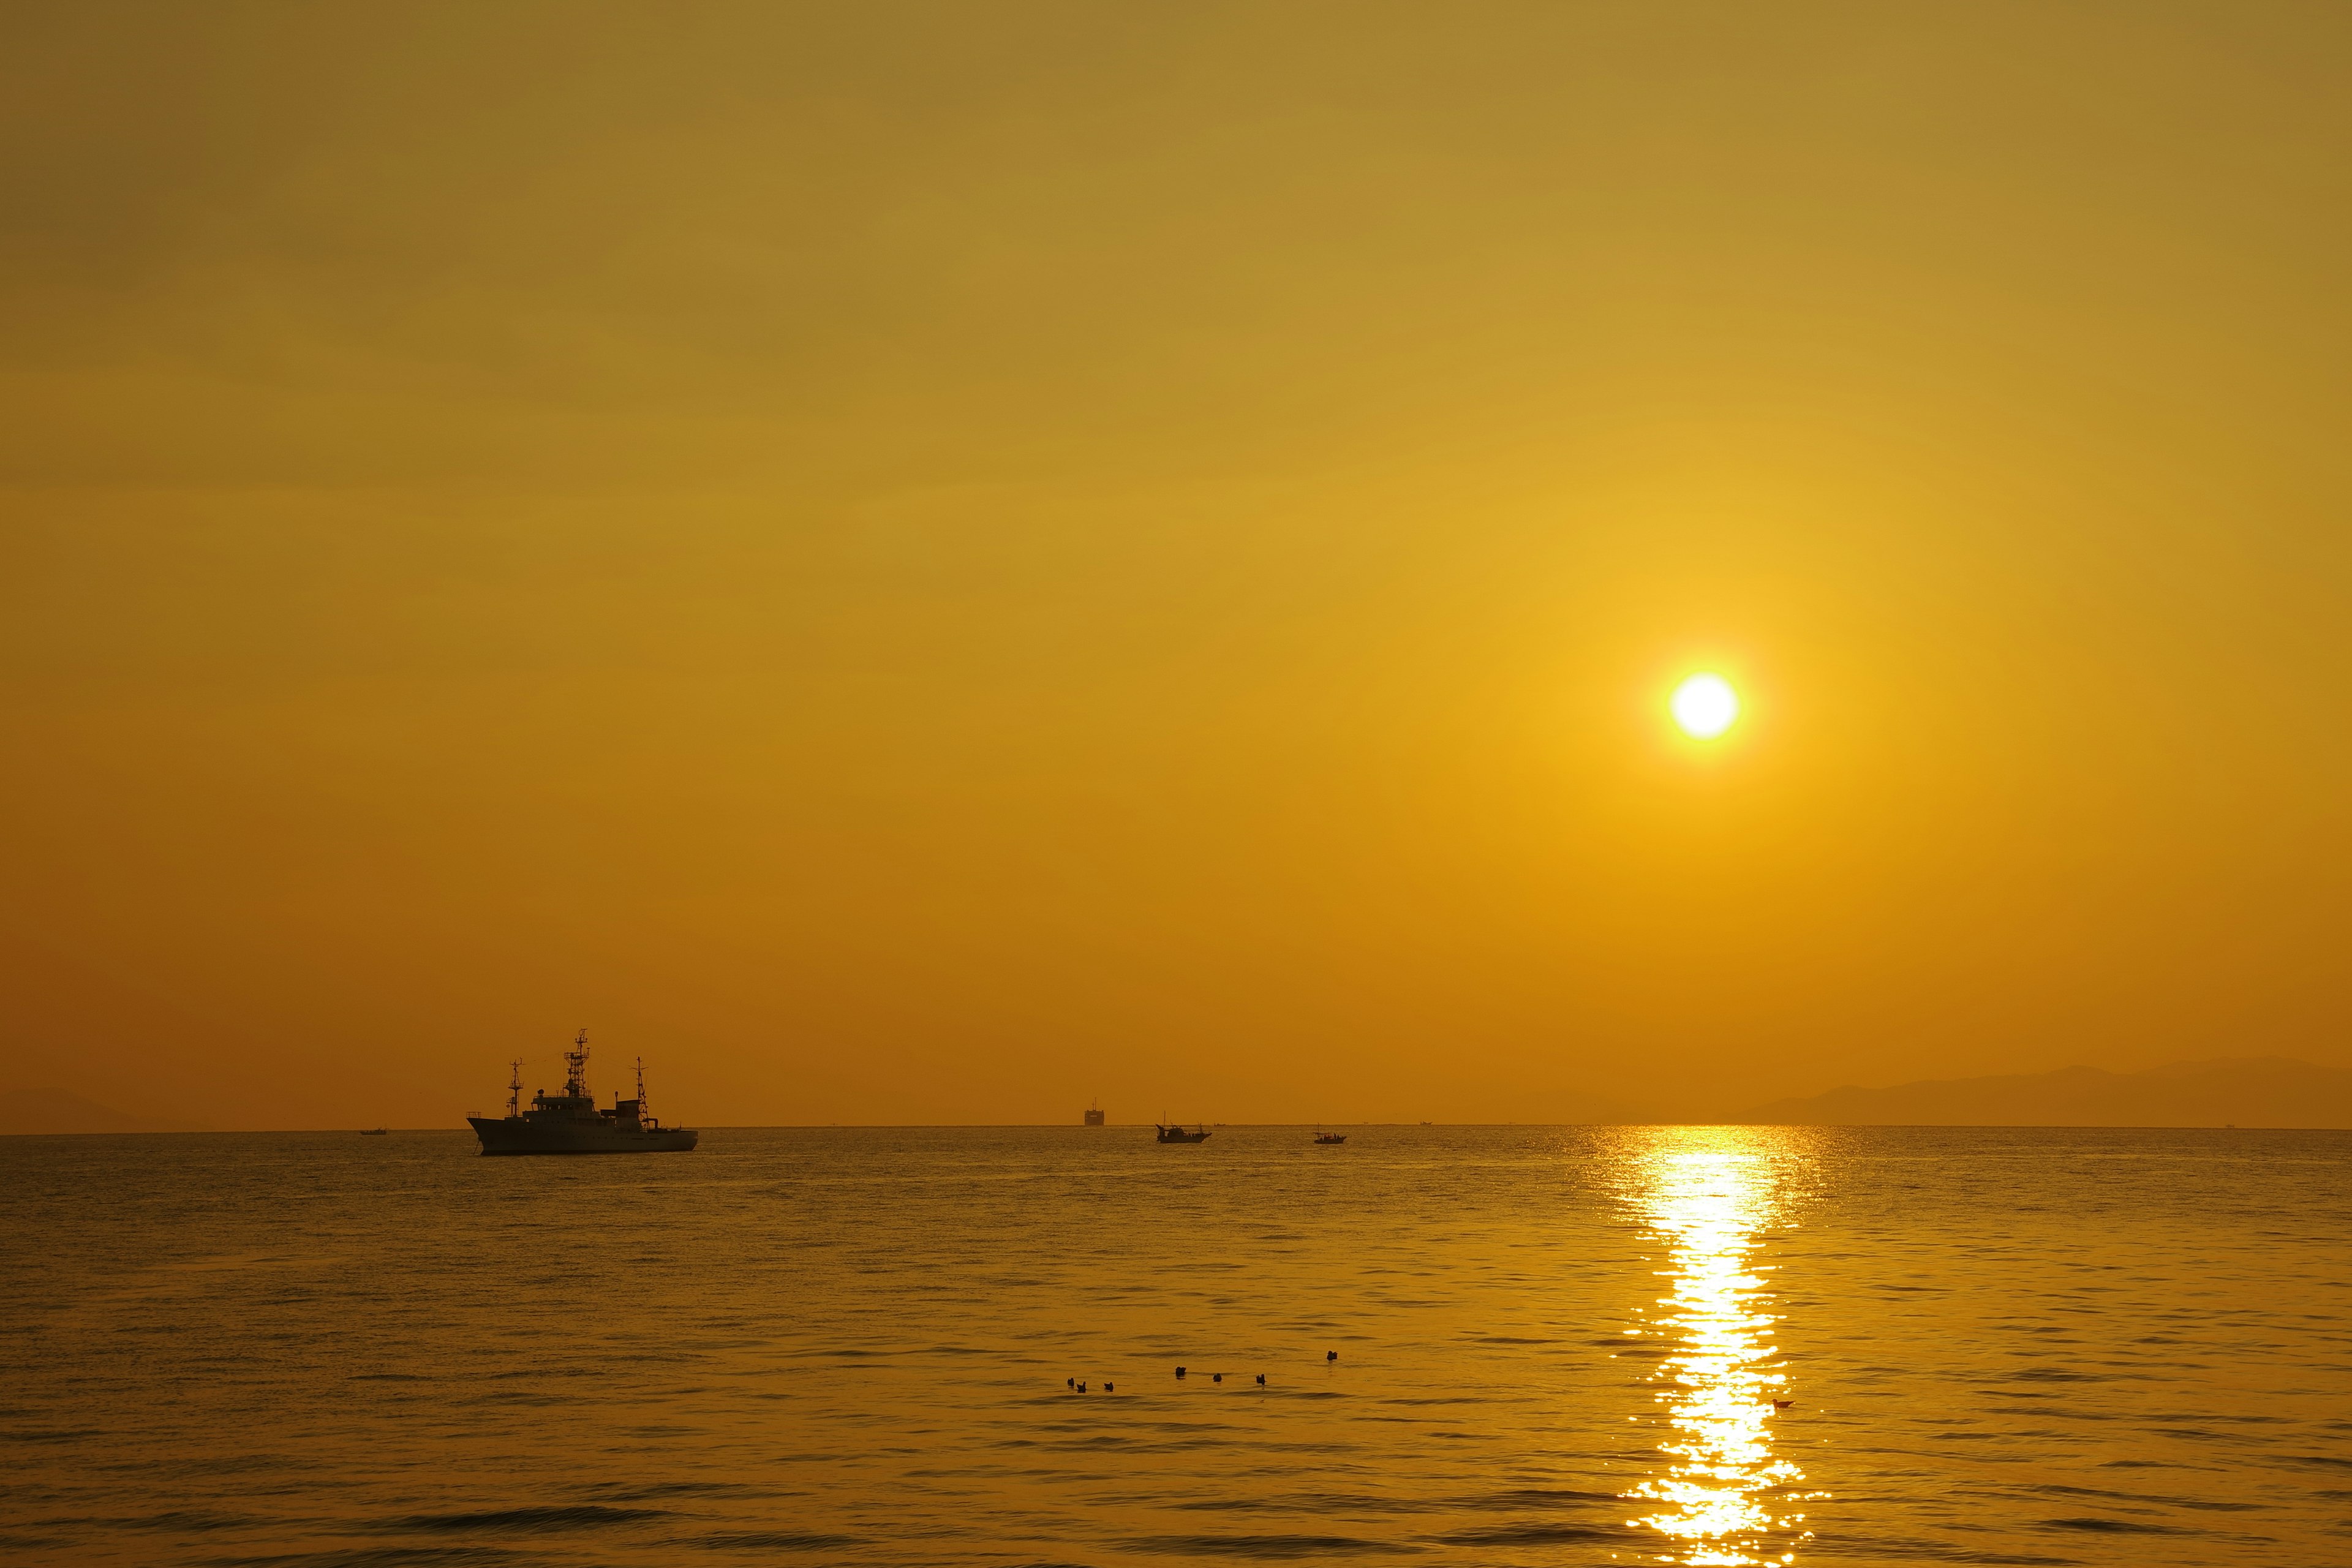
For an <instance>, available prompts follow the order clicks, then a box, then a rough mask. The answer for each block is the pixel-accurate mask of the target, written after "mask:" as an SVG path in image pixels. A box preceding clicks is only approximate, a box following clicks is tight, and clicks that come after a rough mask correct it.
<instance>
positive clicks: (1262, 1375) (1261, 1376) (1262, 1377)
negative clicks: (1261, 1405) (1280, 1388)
mask: <svg viewBox="0 0 2352 1568" xmlns="http://www.w3.org/2000/svg"><path fill="white" fill-rule="evenodd" d="M1257 1385H1258V1386H1259V1387H1260V1388H1264V1387H1265V1373H1258V1374H1257Z"/></svg>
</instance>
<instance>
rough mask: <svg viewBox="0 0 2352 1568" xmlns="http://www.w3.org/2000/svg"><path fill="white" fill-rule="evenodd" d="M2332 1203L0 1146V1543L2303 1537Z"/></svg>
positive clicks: (1070, 1545)
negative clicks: (0, 1379)
mask: <svg viewBox="0 0 2352 1568" xmlns="http://www.w3.org/2000/svg"><path fill="white" fill-rule="evenodd" d="M2347 1177H2352V1134H2347V1133H2326V1132H2256V1131H2243V1132H2230V1131H2179V1132H2166V1131H1958V1130H1954V1131H1926V1130H1906V1129H1866V1130H1865V1129H1853V1130H1794V1129H1773V1128H1755V1129H1728V1128H1528V1127H1513V1128H1489V1129H1462V1128H1426V1127H1416V1128H1402V1127H1362V1128H1351V1129H1349V1142H1348V1143H1347V1144H1346V1146H1345V1147H1343V1148H1317V1147H1314V1146H1313V1145H1311V1144H1310V1143H1309V1142H1308V1141H1307V1131H1305V1130H1303V1129H1297V1128H1286V1129H1284V1128H1244V1127H1233V1128H1225V1129H1222V1130H1220V1131H1217V1132H1216V1133H1215V1135H1214V1136H1213V1138H1211V1140H1210V1141H1209V1142H1207V1143H1206V1144H1204V1145H1202V1146H1200V1147H1197V1148H1160V1147H1158V1146H1156V1145H1155V1144H1154V1143H1153V1142H1152V1140H1151V1133H1150V1129H1149V1128H1144V1129H1141V1130H1140V1131H1139V1130H1138V1129H1135V1128H1122V1127H1113V1128H1107V1129H1098V1130H1092V1131H1089V1130H1085V1129H1080V1128H1075V1127H1073V1128H1067V1129H1058V1128H1057V1129H1050V1130H1047V1129H1020V1130H954V1131H874V1130H847V1129H844V1130H839V1131H833V1130H808V1131H723V1130H722V1131H713V1132H709V1133H708V1134H706V1136H705V1138H704V1141H703V1146H702V1148H701V1149H700V1150H698V1152H694V1153H691V1154H667V1155H636V1156H624V1157H614V1158H605V1159H569V1160H563V1159H522V1160H484V1159H480V1158H478V1157H477V1156H476V1155H475V1153H474V1145H473V1140H472V1138H471V1137H470V1135H467V1134H463V1133H451V1132H427V1133H405V1134H403V1133H394V1134H393V1135H392V1136H390V1137H388V1138H361V1137H358V1136H356V1135H350V1134H344V1135H325V1134H286V1135H250V1136H247V1135H232V1134H220V1135H191V1136H185V1137H150V1138H22V1137H19V1138H0V1205H5V1226H0V1291H5V1313H0V1348H5V1367H0V1371H5V1385H0V1458H5V1464H0V1556H5V1558H6V1559H7V1560H8V1561H10V1562H21V1563H273V1564H289V1565H291V1564H321V1565H324V1564H336V1565H342V1564H351V1565H357V1564H376V1563H382V1564H419V1565H428V1564H443V1563H446V1564H484V1565H507V1564H514V1565H521V1564H535V1563H566V1564H568V1563H629V1564H635V1563H661V1564H696V1563H713V1564H728V1563H810V1564H815V1563H1005V1564H1026V1563H1100V1564H1108V1563H1154V1562H1159V1563H1187V1562H1201V1561H1203V1560H1220V1559H1236V1558H1238V1559H1265V1560H1275V1561H1283V1560H1297V1559H1302V1558H1318V1557H1321V1558H1332V1559H1338V1560H1342V1561H1373V1560H1378V1559H1384V1558H1389V1557H1395V1558H1412V1559H1415V1560H1418V1561H1421V1562H1427V1563H1496V1564H1509V1563H1610V1562H1616V1563H1638V1562H1672V1563H1723V1564H1734V1563H1768V1562H1769V1563H1786V1562H1795V1563H1809V1562H1819V1563H2132V1564H2143V1563H2145V1564H2158V1563H2230V1564H2246V1563H2285V1564H2297V1565H2314V1564H2329V1563H2339V1564H2340V1563H2352V1284H2347V1281H2352V1195H2347V1194H2352V1184H2347ZM1330 1352H1338V1359H1337V1360H1331V1359H1328V1358H1329V1355H1330ZM1180 1365H1181V1366H1184V1367H1186V1368H1188V1369H1189V1372H1188V1374H1187V1375H1186V1376H1185V1377H1184V1378H1182V1379H1181V1381H1180V1380H1179V1379H1178V1377H1177V1375H1176V1368H1177V1367H1178V1366H1180ZM1217 1373H1223V1381H1222V1382H1219V1381H1216V1374H1217ZM1261 1375H1263V1376H1264V1378H1265V1384H1264V1385H1263V1386H1260V1385H1259V1384H1258V1383H1257V1382H1256V1381H1255V1380H1256V1379H1257V1378H1258V1377H1259V1376H1261ZM1066 1380H1070V1381H1071V1382H1083V1383H1085V1384H1087V1391H1086V1392H1085V1393H1079V1392H1077V1391H1076V1389H1075V1388H1073V1387H1070V1386H1067V1385H1066ZM1781 1400H1785V1401H1787V1402H1788V1403H1787V1405H1785V1407H1783V1406H1781V1405H1778V1404H1776V1402H1777V1401H1781Z"/></svg>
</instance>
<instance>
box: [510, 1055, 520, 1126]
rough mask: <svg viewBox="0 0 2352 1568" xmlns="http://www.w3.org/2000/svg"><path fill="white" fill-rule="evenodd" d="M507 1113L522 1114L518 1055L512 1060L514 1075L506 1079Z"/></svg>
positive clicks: (512, 1114) (511, 1114)
mask: <svg viewBox="0 0 2352 1568" xmlns="http://www.w3.org/2000/svg"><path fill="white" fill-rule="evenodd" d="M507 1114H508V1115H509V1116H520V1115H521V1114H522V1058H520V1057H517V1058H515V1060H514V1077H512V1078H510V1079H508V1080H507Z"/></svg>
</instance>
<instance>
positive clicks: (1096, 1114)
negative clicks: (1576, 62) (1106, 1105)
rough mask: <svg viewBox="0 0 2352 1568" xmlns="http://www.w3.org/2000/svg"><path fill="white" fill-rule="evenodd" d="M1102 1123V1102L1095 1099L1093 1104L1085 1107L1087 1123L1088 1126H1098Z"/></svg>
mask: <svg viewBox="0 0 2352 1568" xmlns="http://www.w3.org/2000/svg"><path fill="white" fill-rule="evenodd" d="M1102 1124H1103V1113H1102V1104H1101V1102H1100V1101H1097V1102H1096V1103H1095V1104H1093V1105H1089V1106H1087V1126H1089V1127H1100V1126H1101V1125H1102Z"/></svg>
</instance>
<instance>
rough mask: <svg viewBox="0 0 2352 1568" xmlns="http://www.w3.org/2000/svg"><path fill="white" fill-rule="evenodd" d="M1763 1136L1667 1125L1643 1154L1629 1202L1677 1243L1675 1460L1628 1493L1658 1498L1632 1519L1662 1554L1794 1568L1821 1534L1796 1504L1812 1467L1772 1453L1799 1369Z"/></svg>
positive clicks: (1726, 1566) (1668, 1443)
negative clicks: (1781, 1308) (1773, 1237)
mask: <svg viewBox="0 0 2352 1568" xmlns="http://www.w3.org/2000/svg"><path fill="white" fill-rule="evenodd" d="M1766 1136H1769V1134H1767V1135H1766ZM1757 1137H1758V1135H1757V1134H1755V1133H1751V1132H1748V1131H1746V1130H1741V1129H1731V1128H1671V1129H1660V1130H1659V1131H1658V1134H1657V1137H1656V1139H1655V1141H1654V1142H1651V1143H1649V1144H1648V1146H1647V1147H1646V1148H1643V1150H1641V1151H1640V1152H1637V1153H1636V1155H1635V1158H1634V1169H1633V1173H1632V1175H1633V1181H1632V1183H1631V1184H1630V1192H1629V1197H1630V1199H1631V1201H1632V1204H1633V1208H1634V1211H1635V1213H1636V1214H1637V1215H1638V1216H1639V1217H1640V1219H1641V1220H1642V1222H1643V1224H1644V1225H1645V1226H1648V1227H1649V1229H1650V1230H1651V1232H1652V1234H1653V1235H1654V1237H1656V1238H1657V1239H1658V1240H1659V1241H1660V1242H1662V1243H1664V1245H1665V1247H1667V1248H1668V1251H1667V1255H1666V1258H1665V1262H1666V1265H1667V1267H1666V1268H1664V1269H1663V1270H1661V1271H1660V1274H1661V1277H1662V1278H1664V1279H1669V1280H1671V1281H1673V1286H1674V1289H1673V1290H1672V1292H1671V1293H1670V1294H1668V1295H1665V1296H1663V1297H1660V1298H1659V1299H1658V1302H1657V1305H1658V1308H1659V1317H1658V1319H1657V1321H1656V1323H1655V1333H1656V1334H1657V1335H1658V1337H1660V1338H1661V1339H1663V1340H1664V1342H1665V1344H1664V1350H1665V1353H1664V1356H1663V1357H1662V1359H1661V1360H1660V1361H1659V1363H1658V1369H1657V1372H1656V1373H1655V1374H1654V1375H1655V1378H1656V1381H1657V1382H1659V1383H1660V1384H1663V1385H1664V1387H1663V1389H1662V1390H1661V1392H1660V1393H1659V1394H1658V1396H1657V1397H1658V1401H1659V1403H1660V1404H1661V1405H1664V1406H1665V1415H1666V1436H1664V1438H1663V1439H1662V1440H1661V1441H1660V1443H1659V1445H1658V1448H1659V1452H1660V1454H1661V1455H1662V1456H1663V1458H1664V1460H1665V1463H1664V1468H1663V1469H1662V1470H1661V1471H1660V1473H1657V1474H1654V1475H1652V1476H1651V1477H1649V1478H1648V1479H1645V1480H1643V1482H1642V1483H1641V1484H1640V1485H1638V1486H1636V1487H1634V1488H1633V1489H1632V1490H1631V1491H1629V1492H1628V1493H1627V1494H1626V1496H1627V1498H1628V1499H1629V1500H1638V1501H1645V1502H1651V1503H1654V1504H1656V1505H1658V1506H1657V1507H1656V1508H1655V1509H1654V1510H1653V1511H1651V1512H1649V1513H1647V1514H1645V1515H1643V1516H1641V1517H1639V1518H1636V1519H1631V1520H1628V1521H1626V1522H1627V1523H1628V1524H1629V1525H1632V1526H1634V1527H1636V1528H1647V1529H1649V1530H1653V1531H1656V1532H1657V1533H1658V1535H1659V1536H1660V1537H1662V1538H1663V1541H1664V1543H1665V1545H1666V1546H1667V1548H1668V1550H1667V1551H1666V1552H1664V1553H1662V1554H1660V1555H1659V1556H1658V1557H1657V1559H1656V1561H1659V1562H1662V1563H1693V1564H1706V1565H1722V1568H1737V1565H1744V1564H1760V1563H1792V1562H1794V1561H1795V1552H1794V1551H1793V1546H1794V1545H1795V1543H1797V1542H1801V1541H1803V1540H1807V1539H1810V1534H1811V1532H1810V1531H1804V1530H1803V1521H1804V1515H1803V1514H1802V1513H1801V1512H1796V1511H1793V1509H1792V1507H1791V1505H1793V1504H1801V1496H1800V1495H1799V1494H1796V1493H1795V1492H1793V1491H1792V1489H1793V1488H1794V1487H1796V1486H1797V1485H1798V1484H1799V1483H1801V1481H1802V1480H1803V1479H1804V1472H1803V1471H1801V1469H1799V1468H1797V1466H1796V1464H1795V1463H1794V1462H1792V1461H1791V1460H1790V1459H1787V1458H1778V1457H1776V1456H1775V1455H1774V1452H1773V1445H1772V1417H1773V1415H1774V1411H1775V1405H1774V1404H1773V1401H1774V1400H1775V1399H1776V1398H1778V1397H1781V1396H1782V1390H1783V1389H1784V1387H1785V1386H1786V1384H1787V1382H1788V1374H1787V1373H1786V1372H1785V1371H1784V1370H1782V1363H1781V1360H1780V1352H1779V1350H1778V1349H1777V1347H1775V1345H1774V1344H1773V1342H1772V1329H1773V1325H1774V1323H1775V1322H1776V1321H1778V1318H1777V1316H1776V1314H1775V1313H1774V1312H1773V1311H1772V1310H1771V1304H1772V1296H1771V1293H1770V1291H1769V1289H1767V1283H1766V1277H1765V1273H1764V1271H1763V1269H1762V1268H1761V1267H1760V1265H1759V1260H1758V1253H1759V1247H1760V1246H1761V1240H1760V1234H1759V1233H1761V1232H1762V1231H1764V1230H1766V1229H1767V1228H1769V1227H1770V1226H1772V1225H1774V1224H1775V1223H1777V1222H1778V1221H1779V1220H1780V1208H1781V1206H1782V1202H1783V1194H1782V1193H1781V1191H1780V1176H1781V1173H1780V1171H1779V1170H1778V1169H1777V1163H1776V1161H1775V1159H1774V1157H1773V1154H1774V1152H1773V1151H1771V1150H1769V1149H1767V1148H1763V1147H1759V1145H1758V1142H1757Z"/></svg>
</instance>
